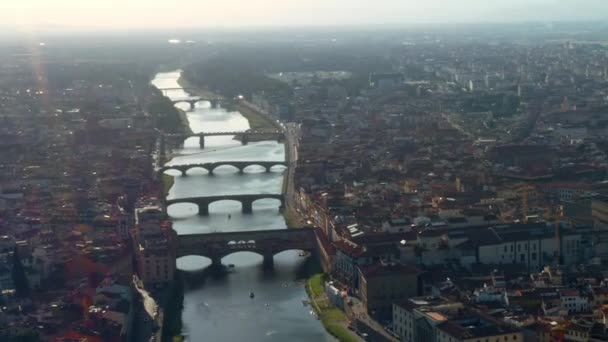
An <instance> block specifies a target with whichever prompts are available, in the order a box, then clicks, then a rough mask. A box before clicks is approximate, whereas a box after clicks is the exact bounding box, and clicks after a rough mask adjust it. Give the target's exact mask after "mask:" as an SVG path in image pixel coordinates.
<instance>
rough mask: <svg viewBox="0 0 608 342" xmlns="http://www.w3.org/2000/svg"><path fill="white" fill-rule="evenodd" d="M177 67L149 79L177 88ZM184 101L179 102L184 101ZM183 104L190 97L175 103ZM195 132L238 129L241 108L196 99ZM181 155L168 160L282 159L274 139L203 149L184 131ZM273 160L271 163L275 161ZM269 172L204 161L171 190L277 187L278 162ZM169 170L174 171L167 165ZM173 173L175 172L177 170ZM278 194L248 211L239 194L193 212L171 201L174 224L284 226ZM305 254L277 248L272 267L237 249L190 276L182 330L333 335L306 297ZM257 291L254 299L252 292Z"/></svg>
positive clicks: (194, 263)
mask: <svg viewBox="0 0 608 342" xmlns="http://www.w3.org/2000/svg"><path fill="white" fill-rule="evenodd" d="M179 76H180V73H179V71H176V72H168V73H159V74H157V75H156V77H155V79H154V80H153V81H152V83H153V84H154V85H155V86H156V87H158V88H177V87H179V85H178V83H177V80H178V78H179ZM167 96H169V97H170V98H171V99H180V98H186V97H189V95H188V94H187V93H186V92H184V91H183V90H172V91H169V92H168V94H167ZM182 105H183V107H182ZM178 106H180V108H183V109H187V108H188V107H189V105H188V104H181V105H180V104H178ZM188 120H189V122H190V128H191V129H192V131H194V132H201V131H205V132H213V131H242V130H246V129H248V128H249V124H248V122H247V120H246V119H245V117H243V116H242V115H241V114H240V113H238V112H227V111H226V110H225V109H221V108H220V109H211V108H209V104H208V103H204V102H201V103H198V104H197V108H196V109H195V110H194V111H192V112H189V113H188ZM175 152H177V153H179V154H180V155H179V156H178V157H175V158H174V159H173V160H171V161H170V162H169V164H192V163H204V162H215V161H223V160H230V161H235V160H268V161H275V160H279V161H283V160H284V158H285V153H284V145H283V144H279V143H277V142H276V141H264V142H255V143H249V144H248V145H245V146H241V143H240V142H239V141H235V140H232V137H207V138H205V149H203V150H201V149H200V148H199V146H198V139H197V138H192V139H188V140H187V141H186V142H185V144H184V148H183V149H181V150H177V151H175ZM275 168H276V169H275ZM275 168H273V172H270V173H266V172H263V170H262V169H261V168H260V167H258V166H250V167H248V168H247V169H246V170H245V173H244V174H239V173H238V172H237V171H236V169H234V168H232V167H230V166H225V167H219V168H217V169H216V170H215V171H214V175H213V176H209V175H207V174H206V171H204V170H202V169H193V170H190V171H188V176H187V177H177V178H176V179H175V184H174V186H173V187H172V188H171V190H170V192H169V198H182V197H192V196H212V195H222V194H250V193H280V191H281V185H282V181H283V172H284V170H283V168H282V167H275ZM167 172H168V173H171V172H175V171H167ZM175 174H177V172H175ZM279 205H280V203H279V201H277V200H272V199H267V200H259V201H256V202H255V203H254V204H253V214H241V205H240V203H238V202H231V201H220V202H216V203H213V204H211V205H210V207H209V212H210V215H209V216H202V217H201V216H198V215H196V213H197V209H196V207H195V206H193V205H189V204H176V205H173V206H171V207H170V208H169V210H168V211H169V215H170V216H171V217H172V218H173V221H174V228H175V229H176V230H177V232H178V233H179V234H193V233H211V232H215V231H238V230H256V229H285V221H284V219H283V216H282V215H281V214H280V213H279V210H278V207H279ZM305 260H306V258H305V257H302V256H300V255H299V254H298V252H297V251H287V252H283V253H280V254H277V255H276V256H275V258H274V269H273V270H271V271H268V270H266V271H265V270H264V269H263V268H262V257H261V256H259V255H257V254H253V253H248V252H239V253H235V254H232V255H229V256H227V257H225V258H224V259H223V260H222V262H223V264H224V265H234V267H229V268H228V270H229V273H228V274H227V275H225V276H215V277H214V276H208V277H206V278H204V279H203V280H202V281H197V282H196V285H194V284H192V283H191V284H188V286H187V288H186V292H185V296H184V297H185V298H184V311H183V313H182V318H183V322H184V331H183V334H184V335H185V336H186V337H187V341H193V342H194V341H210V342H215V341H251V342H255V341H277V342H278V341H281V342H282V341H333V339H332V338H331V337H330V336H329V335H328V334H327V333H326V332H325V331H324V329H323V326H322V325H321V323H320V321H318V320H317V319H316V318H315V317H314V316H313V315H311V314H310V307H306V306H304V305H303V300H306V299H307V296H306V291H305V290H304V285H303V280H304V277H305V276H306V274H305V272H304V267H303V266H304V262H305ZM210 263H211V261H210V260H209V259H207V258H203V257H197V256H189V257H184V258H181V259H179V260H178V268H180V269H181V270H184V271H188V272H192V273H191V274H197V273H196V272H197V271H199V273H198V274H200V271H201V270H202V269H204V268H205V267H207V266H208V265H210ZM250 292H253V293H254V294H255V297H254V298H253V299H251V298H250V297H249V293H250Z"/></svg>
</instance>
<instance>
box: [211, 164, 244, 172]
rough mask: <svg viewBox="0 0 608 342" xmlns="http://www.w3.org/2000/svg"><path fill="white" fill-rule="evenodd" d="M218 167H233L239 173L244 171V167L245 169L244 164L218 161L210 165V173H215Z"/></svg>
mask: <svg viewBox="0 0 608 342" xmlns="http://www.w3.org/2000/svg"><path fill="white" fill-rule="evenodd" d="M218 168H219V169H233V170H236V171H237V172H239V173H243V169H244V168H243V167H242V166H240V165H238V164H235V163H229V162H226V163H220V162H218V163H214V165H211V166H209V173H210V174H213V173H214V172H215V171H216V170H217V169H218Z"/></svg>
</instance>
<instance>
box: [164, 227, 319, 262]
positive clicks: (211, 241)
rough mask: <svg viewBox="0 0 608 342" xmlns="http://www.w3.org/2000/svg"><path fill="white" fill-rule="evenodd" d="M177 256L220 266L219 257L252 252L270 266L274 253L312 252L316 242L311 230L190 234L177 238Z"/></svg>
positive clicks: (313, 232)
mask: <svg viewBox="0 0 608 342" xmlns="http://www.w3.org/2000/svg"><path fill="white" fill-rule="evenodd" d="M176 241H177V244H176V249H177V250H176V253H175V255H176V257H177V258H180V257H183V256H187V255H200V256H204V257H207V258H210V259H211V262H212V265H213V266H220V265H221V263H222V258H223V257H225V256H227V255H230V254H232V253H236V252H253V253H257V254H260V255H262V256H263V257H264V264H265V265H269V264H272V261H273V257H274V255H275V254H277V253H281V252H283V251H287V250H294V249H295V250H304V251H308V252H314V251H316V249H317V239H316V235H315V231H314V229H313V228H301V229H280V230H257V231H240V232H227V233H211V234H190V235H179V236H177V237H176Z"/></svg>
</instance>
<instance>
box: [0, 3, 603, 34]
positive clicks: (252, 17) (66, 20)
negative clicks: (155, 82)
mask: <svg viewBox="0 0 608 342" xmlns="http://www.w3.org/2000/svg"><path fill="white" fill-rule="evenodd" d="M562 20H608V0H0V27H1V28H8V29H10V30H22V31H28V30H66V29H67V30H82V31H86V30H111V31H120V30H126V29H148V28H154V29H163V28H178V29H179V28H199V27H201V28H204V27H228V28H229V27H241V26H307V25H317V26H319V25H322V26H327V25H381V24H388V25H409V24H421V23H423V24H427V23H431V24H432V23H476V22H514V21H515V22H517V21H562Z"/></svg>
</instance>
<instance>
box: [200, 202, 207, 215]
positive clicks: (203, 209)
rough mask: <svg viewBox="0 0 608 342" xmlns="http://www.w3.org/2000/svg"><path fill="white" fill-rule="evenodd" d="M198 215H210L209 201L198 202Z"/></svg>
mask: <svg viewBox="0 0 608 342" xmlns="http://www.w3.org/2000/svg"><path fill="white" fill-rule="evenodd" d="M198 215H199V216H208V215H209V203H199V204H198Z"/></svg>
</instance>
